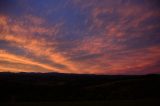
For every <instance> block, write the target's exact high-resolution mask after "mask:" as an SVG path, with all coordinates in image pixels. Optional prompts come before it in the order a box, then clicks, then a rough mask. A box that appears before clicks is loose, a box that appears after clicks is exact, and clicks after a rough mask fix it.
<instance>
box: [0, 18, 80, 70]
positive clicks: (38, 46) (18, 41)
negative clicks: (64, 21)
mask: <svg viewBox="0 0 160 106" xmlns="http://www.w3.org/2000/svg"><path fill="white" fill-rule="evenodd" d="M31 19H32V18H29V20H31ZM8 20H9V19H6V18H4V19H3V23H1V24H0V25H1V27H2V28H4V29H3V30H4V33H2V35H1V36H0V40H5V41H8V42H10V43H11V44H12V45H15V46H17V47H19V48H24V49H26V50H27V51H28V52H29V53H33V54H34V55H35V56H39V57H41V56H45V57H46V58H47V59H48V60H50V61H52V62H53V63H56V64H63V65H65V66H66V68H65V69H64V70H59V71H57V72H77V70H76V68H75V67H74V65H73V63H72V62H69V61H68V60H67V58H66V57H64V56H63V55H62V54H61V53H58V52H57V51H56V50H55V44H56V43H57V42H56V41H55V42H53V41H52V42H48V41H46V40H45V37H46V36H45V37H43V36H44V35H43V34H44V33H45V35H50V34H52V36H53V37H54V35H55V34H56V33H57V31H53V30H52V29H54V28H51V29H47V28H45V27H41V26H39V24H37V22H38V23H41V22H39V21H40V20H38V21H35V19H34V20H32V21H34V22H33V23H32V22H31V23H28V24H33V27H32V25H29V26H27V24H24V23H23V22H21V21H20V22H19V21H18V22H17V21H16V23H13V24H9V23H8ZM42 23H43V22H42ZM23 24H24V25H23ZM34 24H35V25H34ZM6 26H7V27H6ZM39 29H40V30H41V31H39ZM5 30H9V31H10V32H7V31H6V32H5ZM42 30H43V31H44V32H43V31H42ZM54 30H56V29H54ZM35 32H38V33H39V34H41V35H43V36H42V37H39V38H36V37H35Z"/></svg>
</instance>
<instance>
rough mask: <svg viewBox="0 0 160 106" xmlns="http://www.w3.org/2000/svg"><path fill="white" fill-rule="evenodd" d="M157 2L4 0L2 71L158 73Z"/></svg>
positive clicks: (0, 24) (0, 11)
mask: <svg viewBox="0 0 160 106" xmlns="http://www.w3.org/2000/svg"><path fill="white" fill-rule="evenodd" d="M158 3H159V2H158V1H157V0H155V1H150V0H142V1H139V0H134V1H133V0H117V1H113V0H102V1H101V2H99V0H59V1H52V0H51V1H50V0H46V1H45V2H44V1H42V0H35V1H32V0H24V1H20V0H13V1H12V2H10V1H9V0H8V1H7V2H6V4H8V7H2V8H0V44H1V45H0V50H1V53H0V71H14V72H20V71H27V72H32V71H35V72H63V73H92V74H147V73H159V72H160V71H159V66H158V63H159V61H160V55H159V54H160V43H159V42H160V36H159V35H160V32H159V28H160V8H159V7H158V6H157V4H158ZM2 4H3V3H2V2H0V6H1V5H2ZM10 5H12V6H10ZM14 5H15V6H14ZM21 5H23V7H22V6H21ZM5 8H7V10H5ZM5 13H6V14H5ZM23 67H24V68H23ZM16 70H17V71H16Z"/></svg>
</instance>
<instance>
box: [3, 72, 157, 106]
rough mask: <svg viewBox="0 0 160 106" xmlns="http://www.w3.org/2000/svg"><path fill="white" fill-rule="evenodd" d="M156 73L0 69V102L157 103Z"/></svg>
mask: <svg viewBox="0 0 160 106" xmlns="http://www.w3.org/2000/svg"><path fill="white" fill-rule="evenodd" d="M159 103H160V75H145V76H122V75H121V76H108V75H106V76H105V75H74V74H58V73H48V74H40V73H17V74H14V73H0V105H1V106H2V105H17V106H32V105H33V106H42V105H43V106H103V105H105V106H106V105H107V106H112V105H114V106H121V105H123V106H135V105H139V106H142V105H144V106H156V105H157V106H158V105H159V106H160V104H159Z"/></svg>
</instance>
